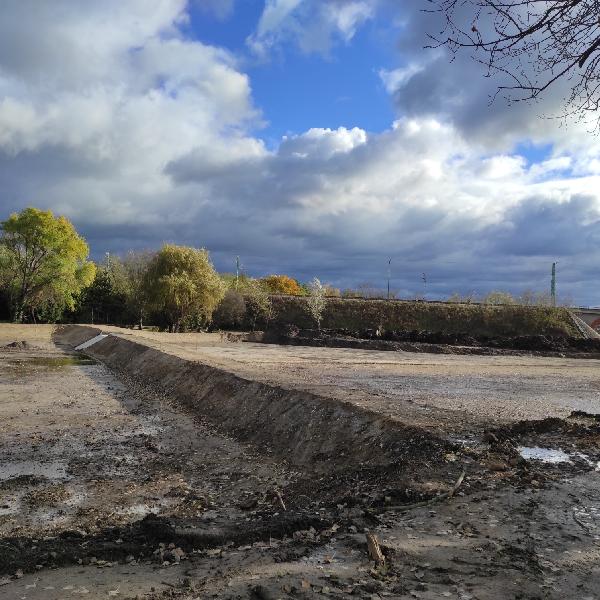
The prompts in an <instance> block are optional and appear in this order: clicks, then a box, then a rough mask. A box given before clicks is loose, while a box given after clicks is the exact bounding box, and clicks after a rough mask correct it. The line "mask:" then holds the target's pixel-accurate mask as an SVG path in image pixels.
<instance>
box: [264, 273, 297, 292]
mask: <svg viewBox="0 0 600 600" xmlns="http://www.w3.org/2000/svg"><path fill="white" fill-rule="evenodd" d="M260 282H261V284H262V285H263V286H264V287H265V289H266V290H267V291H268V292H269V293H270V294H288V295H290V296H301V295H302V288H301V287H300V286H299V285H298V282H297V281H296V280H295V279H292V278H291V277H288V276H287V275H269V276H267V277H263V278H262V279H261V280H260Z"/></svg>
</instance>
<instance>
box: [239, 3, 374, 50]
mask: <svg viewBox="0 0 600 600" xmlns="http://www.w3.org/2000/svg"><path fill="white" fill-rule="evenodd" d="M377 3H378V0H266V2H265V8H264V10H263V12H262V15H261V17H260V20H259V22H258V26H257V28H256V31H255V32H254V33H253V34H252V35H250V36H249V37H248V39H247V43H248V46H249V47H250V49H251V50H252V51H253V52H255V53H256V54H257V55H259V56H262V57H266V56H268V54H269V52H270V51H272V50H273V49H276V48H279V47H280V46H281V45H283V44H285V43H292V44H295V45H297V46H298V47H299V48H300V50H301V51H302V52H304V53H306V54H312V53H320V54H328V53H329V51H330V49H331V46H332V44H333V43H335V42H336V41H338V40H339V41H342V42H345V43H348V42H349V41H350V40H351V39H352V38H353V37H354V35H355V34H356V31H357V29H358V28H359V27H360V26H361V25H362V24H363V23H365V22H366V21H368V20H369V19H371V18H372V17H373V15H374V11H375V6H376V4H377Z"/></svg>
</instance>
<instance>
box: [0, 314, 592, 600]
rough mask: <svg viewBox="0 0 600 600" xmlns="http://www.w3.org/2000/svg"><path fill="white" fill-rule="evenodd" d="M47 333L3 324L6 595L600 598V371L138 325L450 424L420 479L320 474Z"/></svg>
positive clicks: (1, 490) (586, 365)
mask: <svg viewBox="0 0 600 600" xmlns="http://www.w3.org/2000/svg"><path fill="white" fill-rule="evenodd" d="M51 334H52V328H50V327H45V326H37V327H36V326H28V327H15V326H9V325H0V347H2V348H1V349H0V598H7V599H9V598H10V599H13V598H19V599H23V600H30V599H43V600H58V599H66V598H77V597H85V598H145V599H159V598H183V599H185V600H189V599H196V598H211V597H214V598H232V599H233V598H263V599H271V598H322V597H338V598H343V597H357V598H374V599H377V598H406V599H410V598H424V599H434V598H457V599H461V600H468V599H479V600H484V599H490V600H491V599H495V600H500V599H512V598H515V599H517V598H522V599H534V598H540V599H541V598H556V599H559V598H561V599H562V598H581V599H592V598H600V567H599V565H600V562H599V558H600V547H599V545H598V544H599V543H600V526H599V525H600V494H599V491H600V489H599V488H600V485H599V473H598V471H597V464H598V461H599V460H600V447H599V444H598V442H599V441H600V426H599V421H598V420H597V418H595V417H594V416H593V414H594V413H600V400H599V396H598V389H599V387H598V386H599V385H600V375H598V373H600V370H598V366H599V365H598V363H597V361H593V360H589V361H572V362H570V361H569V359H550V358H544V359H542V358H537V357H536V358H531V357H510V358H508V357H500V358H499V357H469V356H461V357H456V356H449V357H447V356H441V357H440V356H437V355H436V356H428V355H423V354H420V355H418V356H417V355H409V354H408V353H406V354H405V355H403V356H401V357H396V358H395V359H394V360H392V359H391V358H390V353H384V352H382V353H377V352H368V351H353V350H340V349H337V350H336V349H325V348H307V349H299V348H290V347H285V348H281V347H278V346H264V345H263V346H258V347H255V346H253V345H249V344H228V345H226V344H221V343H220V342H219V341H218V338H216V337H214V336H213V337H201V336H195V337H194V336H193V335H191V334H190V335H183V334H182V335H181V336H177V337H171V336H169V335H168V334H150V333H145V332H142V333H141V335H140V334H138V335H136V339H137V340H138V341H140V340H143V341H144V343H147V344H149V345H153V346H154V347H159V348H161V349H162V350H164V351H167V352H171V353H176V354H178V355H185V356H186V357H187V358H190V359H193V360H199V361H202V362H205V363H206V364H212V365H217V366H220V367H224V368H229V369H230V370H231V371H232V372H236V373H237V374H238V375H243V376H244V377H246V378H249V379H252V378H255V379H259V380H261V381H264V382H271V383H277V384H279V385H283V384H285V385H287V386H289V387H291V388H302V389H304V388H307V389H308V388H311V389H313V390H314V391H319V393H321V394H323V393H325V392H327V394H330V395H331V397H341V396H342V395H343V394H346V396H347V399H348V400H349V401H351V402H353V403H355V404H357V405H359V406H363V405H364V406H368V408H369V409H370V410H372V409H376V410H380V411H381V412H382V413H384V414H386V415H388V416H389V417H390V418H394V419H398V420H403V421H405V422H411V423H415V424H417V425H418V426H423V427H426V428H428V429H429V430H430V431H434V432H435V433H436V434H437V435H440V436H441V437H443V438H444V440H446V441H447V443H448V452H447V454H446V455H445V456H444V460H443V461H441V462H437V463H435V464H434V463H431V464H428V463H427V460H423V457H415V464H419V465H420V468H421V470H422V473H421V477H420V479H419V482H418V485H417V484H416V483H415V482H414V481H412V480H409V479H407V477H406V474H405V473H402V472H398V470H395V469H394V468H393V467H388V468H386V469H382V470H376V469H372V470H370V471H368V472H365V471H360V470H358V469H356V470H353V469H348V468H347V467H344V468H343V469H342V468H340V469H336V468H335V464H334V465H332V467H331V470H330V472H328V473H325V474H323V473H322V472H321V473H319V475H315V472H314V471H313V470H311V469H310V468H307V467H306V466H305V465H304V466H302V467H299V466H298V465H294V464H292V463H289V462H287V461H285V460H283V459H282V458H281V457H278V455H276V454H275V453H273V452H272V451H271V449H270V448H269V447H267V446H262V445H254V446H250V445H248V444H244V443H242V442H241V441H239V440H237V439H234V438H232V437H229V436H227V435H226V434H225V433H224V432H223V431H222V430H221V429H220V428H219V424H218V423H216V422H210V423H209V422H207V421H204V420H203V419H202V417H201V416H199V415H198V413H197V412H196V413H194V414H191V413H190V412H189V410H187V409H184V408H182V406H181V405H180V404H179V403H178V401H177V398H173V397H169V396H168V395H165V394H163V393H157V392H156V391H152V390H150V389H148V387H147V386H146V385H145V384H144V382H143V381H139V380H136V379H135V378H129V377H123V376H119V377H117V375H116V374H115V373H113V372H111V371H110V370H109V369H108V368H107V367H105V366H104V365H103V364H101V363H99V362H96V361H94V360H91V359H90V358H89V357H87V356H84V355H81V354H77V353H75V352H74V351H73V350H72V349H70V348H66V347H59V346H57V345H55V344H54V342H53V341H52V337H51ZM121 334H122V335H128V336H131V335H132V334H131V332H121ZM22 341H25V342H27V343H26V344H22V343H19V344H16V345H13V346H11V347H8V348H4V346H6V345H8V344H11V343H12V342H22ZM575 363H576V364H575ZM494 403H495V404H494ZM386 411H387V412H386ZM573 411H579V412H575V413H574V412H573ZM265 427H268V422H265ZM521 446H523V447H527V448H538V447H541V448H543V449H545V451H546V454H547V456H548V457H549V458H550V460H553V461H560V460H562V461H563V462H542V461H540V460H529V459H528V460H525V459H524V458H522V457H521V456H520V454H519V451H518V448H519V447H521ZM534 452H539V451H538V450H534ZM463 469H464V471H465V478H464V481H463V482H462V484H461V485H460V487H458V489H457V491H456V493H455V494H454V495H453V497H451V498H444V497H443V496H441V494H443V493H447V492H448V491H449V490H451V489H452V486H453V485H454V483H455V482H456V473H457V472H460V471H462V470H463ZM367 533H373V534H375V535H376V537H377V539H378V540H379V542H380V544H381V549H382V552H383V554H384V557H385V561H384V562H383V563H379V564H377V563H375V562H374V561H373V560H371V558H370V556H369V553H368V549H367V544H366V534H367Z"/></svg>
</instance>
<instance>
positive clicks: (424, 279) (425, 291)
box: [421, 273, 427, 302]
mask: <svg viewBox="0 0 600 600" xmlns="http://www.w3.org/2000/svg"><path fill="white" fill-rule="evenodd" d="M421 279H422V280H423V302H425V294H427V275H425V273H421Z"/></svg>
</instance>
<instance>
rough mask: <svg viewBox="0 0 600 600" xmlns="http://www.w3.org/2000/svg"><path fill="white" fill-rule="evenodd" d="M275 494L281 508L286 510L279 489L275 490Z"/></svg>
mask: <svg viewBox="0 0 600 600" xmlns="http://www.w3.org/2000/svg"><path fill="white" fill-rule="evenodd" d="M275 496H277V500H279V504H281V508H283V510H284V511H286V510H287V508H286V507H285V503H284V501H283V498H282V497H281V492H280V491H279V490H275Z"/></svg>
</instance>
